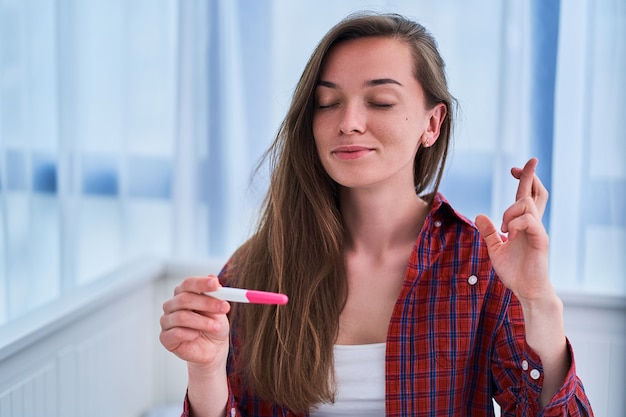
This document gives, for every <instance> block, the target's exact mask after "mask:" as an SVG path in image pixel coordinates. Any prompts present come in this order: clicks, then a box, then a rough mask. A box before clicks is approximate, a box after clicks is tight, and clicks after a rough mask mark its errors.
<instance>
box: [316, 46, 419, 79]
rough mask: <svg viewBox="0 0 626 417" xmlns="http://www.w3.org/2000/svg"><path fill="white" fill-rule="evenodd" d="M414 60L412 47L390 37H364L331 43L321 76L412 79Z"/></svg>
mask: <svg viewBox="0 0 626 417" xmlns="http://www.w3.org/2000/svg"><path fill="white" fill-rule="evenodd" d="M414 65H415V63H414V59H413V54H412V51H411V48H410V47H409V46H408V45H407V44H406V43H405V42H402V41H400V40H398V39H395V38H390V37H365V38H358V39H350V40H346V41H342V42H340V43H338V44H336V45H334V46H333V47H332V48H331V49H330V51H329V52H328V54H327V55H326V58H325V60H324V63H323V65H322V68H321V74H320V78H321V79H324V80H325V79H327V78H343V77H348V78H355V77H363V78H368V77H370V78H371V79H375V78H385V77H390V76H395V77H399V78H403V79H405V78H412V77H413V72H414V71H413V69H414Z"/></svg>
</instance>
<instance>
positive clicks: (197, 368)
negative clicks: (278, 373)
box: [160, 276, 230, 417]
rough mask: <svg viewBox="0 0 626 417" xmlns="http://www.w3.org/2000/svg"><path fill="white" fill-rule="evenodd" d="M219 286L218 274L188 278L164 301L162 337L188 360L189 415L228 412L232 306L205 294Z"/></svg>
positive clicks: (212, 414) (222, 413)
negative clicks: (227, 368)
mask: <svg viewBox="0 0 626 417" xmlns="http://www.w3.org/2000/svg"><path fill="white" fill-rule="evenodd" d="M218 287H219V281H218V278H217V277H215V276H209V277H191V278H187V279H185V280H184V281H183V282H182V283H181V284H180V285H179V286H178V287H176V289H175V291H174V297H173V298H171V299H170V300H168V301H166V302H165V303H164V304H163V312H164V314H163V316H161V335H160V340H161V343H162V344H163V346H164V347H165V348H166V349H167V350H169V351H170V352H172V353H174V354H175V355H177V356H178V357H179V358H181V359H183V360H185V361H187V369H188V375H189V385H188V388H187V398H188V400H189V407H190V410H189V415H190V416H195V417H200V416H202V417H209V416H224V415H226V403H227V401H228V381H227V375H226V361H227V357H228V350H229V332H230V328H229V323H228V319H227V318H226V313H227V312H228V311H229V309H230V305H229V304H228V303H227V302H225V301H221V300H218V299H215V298H212V297H208V296H206V295H204V294H202V293H203V292H206V291H213V290H215V289H217V288H218Z"/></svg>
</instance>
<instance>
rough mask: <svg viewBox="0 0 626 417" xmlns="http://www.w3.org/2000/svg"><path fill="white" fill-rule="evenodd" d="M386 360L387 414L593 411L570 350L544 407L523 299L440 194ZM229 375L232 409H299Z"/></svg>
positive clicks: (240, 412)
mask: <svg viewBox="0 0 626 417" xmlns="http://www.w3.org/2000/svg"><path fill="white" fill-rule="evenodd" d="M234 330H235V332H234V334H235V335H236V329H234ZM236 344H237V343H235V345H236ZM570 353H572V351H571V347H570ZM236 354H237V352H236V351H234V352H231V360H232V356H234V355H236ZM385 366H386V378H385V379H386V401H385V403H386V415H387V416H430V417H442V416H450V417H452V416H455V417H458V416H480V417H485V416H493V415H494V410H493V403H492V399H495V400H496V401H497V402H498V404H500V406H501V407H502V416H520V417H521V416H525V417H527V416H592V415H593V412H592V410H591V406H590V404H589V401H588V399H587V396H586V395H585V392H584V389H583V385H582V383H581V381H580V380H579V378H578V377H577V376H576V371H575V365H574V357H573V354H572V366H571V369H570V370H569V373H568V375H567V377H566V380H565V383H564V384H563V386H562V387H561V389H560V390H559V391H558V392H557V393H556V395H555V396H554V398H553V399H552V401H551V403H550V404H549V405H548V406H547V407H546V408H544V409H543V410H541V411H540V410H539V407H538V405H537V401H538V398H539V394H540V393H541V386H542V383H543V369H542V366H541V361H540V359H539V357H538V355H536V354H535V353H534V352H533V351H532V350H531V349H530V348H529V347H528V345H527V344H526V342H525V337H524V319H523V315H522V309H521V306H520V304H519V302H518V301H517V299H516V298H515V297H514V296H513V294H512V293H511V292H510V291H509V290H508V289H506V288H505V287H504V286H503V285H502V283H501V282H500V280H499V279H498V278H497V277H496V276H495V273H494V271H493V269H492V268H491V263H490V260H489V256H488V254H487V248H486V246H485V245H484V242H483V241H482V239H481V238H480V236H479V233H478V231H477V230H476V228H475V227H474V225H473V224H472V222H470V221H469V220H467V219H465V218H464V217H463V216H461V215H459V214H458V213H456V212H455V211H454V210H453V209H452V207H451V206H450V205H449V204H448V202H447V201H446V200H445V199H444V198H443V197H442V196H441V195H437V196H436V197H435V199H434V201H433V205H432V209H431V212H430V214H429V216H428V217H427V218H426V221H425V223H424V226H423V228H422V231H421V233H420V236H419V238H418V240H417V242H416V244H415V247H414V250H413V253H412V254H411V258H410V261H409V265H408V268H407V272H406V277H405V281H404V286H403V288H402V291H401V294H400V297H399V298H398V301H397V302H396V306H395V309H394V312H393V316H392V318H391V323H390V326H389V332H388V335H387V353H386V365H385ZM229 384H230V399H229V401H228V405H227V415H228V416H259V417H265V416H267V417H270V416H291V417H296V416H295V414H293V413H291V412H290V411H289V410H286V409H284V408H282V407H281V406H280V405H278V404H272V403H268V402H265V401H262V400H260V399H259V398H257V397H256V396H255V395H254V393H253V392H250V391H249V389H248V388H247V387H246V386H244V385H243V384H242V382H241V381H240V380H239V379H237V378H235V377H230V381H229ZM207 394H208V393H207ZM182 416H183V417H187V416H189V404H188V402H187V399H185V403H184V411H183V414H182Z"/></svg>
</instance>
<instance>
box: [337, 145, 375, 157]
mask: <svg viewBox="0 0 626 417" xmlns="http://www.w3.org/2000/svg"><path fill="white" fill-rule="evenodd" d="M372 151H373V149H371V148H368V147H366V146H339V147H337V148H335V149H333V150H332V151H331V152H332V154H333V155H335V156H336V157H337V158H339V159H345V160H353V159H359V158H362V157H364V156H365V155H367V154H369V153H370V152H372Z"/></svg>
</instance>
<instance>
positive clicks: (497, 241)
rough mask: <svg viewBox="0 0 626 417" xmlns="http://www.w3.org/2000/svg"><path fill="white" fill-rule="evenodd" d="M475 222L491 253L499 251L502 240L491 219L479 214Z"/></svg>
mask: <svg viewBox="0 0 626 417" xmlns="http://www.w3.org/2000/svg"><path fill="white" fill-rule="evenodd" d="M474 222H475V223H476V227H477V228H478V231H479V232H480V235H481V236H482V237H483V239H484V240H485V243H486V244H487V249H488V250H489V252H491V251H493V250H495V249H497V248H498V246H500V245H501V244H502V238H501V237H500V234H499V233H498V230H497V229H496V226H495V225H494V224H493V222H492V221H491V219H490V218H489V217H487V216H485V215H484V214H479V215H478V216H476V220H475V221H474Z"/></svg>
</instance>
